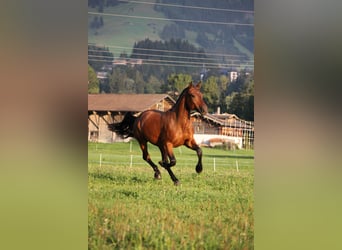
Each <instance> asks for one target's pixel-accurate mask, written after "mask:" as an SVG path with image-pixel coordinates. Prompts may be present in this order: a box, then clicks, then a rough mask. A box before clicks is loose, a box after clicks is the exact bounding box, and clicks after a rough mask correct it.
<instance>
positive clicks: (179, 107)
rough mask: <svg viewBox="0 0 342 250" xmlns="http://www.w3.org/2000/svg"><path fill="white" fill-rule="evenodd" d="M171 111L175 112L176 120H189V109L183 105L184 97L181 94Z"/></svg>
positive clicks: (185, 121)
mask: <svg viewBox="0 0 342 250" xmlns="http://www.w3.org/2000/svg"><path fill="white" fill-rule="evenodd" d="M172 111H173V112H175V113H176V117H177V120H178V121H179V122H182V123H187V122H189V120H190V111H189V110H187V108H186V105H185V97H184V96H182V97H181V99H180V100H178V101H177V102H176V104H175V105H174V106H173V108H172Z"/></svg>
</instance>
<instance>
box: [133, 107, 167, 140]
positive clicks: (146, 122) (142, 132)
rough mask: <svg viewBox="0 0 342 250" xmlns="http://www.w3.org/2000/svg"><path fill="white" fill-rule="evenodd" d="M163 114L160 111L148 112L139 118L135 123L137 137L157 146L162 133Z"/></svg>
mask: <svg viewBox="0 0 342 250" xmlns="http://www.w3.org/2000/svg"><path fill="white" fill-rule="evenodd" d="M162 114H163V113H162V112H161V111H158V110H147V111H144V112H142V113H141V114H140V116H138V118H137V120H136V123H135V129H134V131H135V137H136V138H137V139H138V140H139V139H144V140H146V141H149V142H151V143H153V144H156V143H157V141H158V139H159V137H160V131H161V128H162V126H161V120H162Z"/></svg>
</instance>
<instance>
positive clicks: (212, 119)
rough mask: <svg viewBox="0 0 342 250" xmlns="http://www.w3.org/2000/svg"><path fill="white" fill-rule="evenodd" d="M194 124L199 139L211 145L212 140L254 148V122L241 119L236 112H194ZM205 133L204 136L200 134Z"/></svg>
mask: <svg viewBox="0 0 342 250" xmlns="http://www.w3.org/2000/svg"><path fill="white" fill-rule="evenodd" d="M193 117H194V121H193V126H194V130H195V134H196V135H195V136H196V137H197V138H198V139H197V141H201V142H202V143H203V142H204V143H205V144H208V145H209V146H210V144H211V142H214V141H215V142H216V143H217V142H221V143H224V142H227V141H230V142H233V143H235V144H237V145H238V147H239V148H253V146H254V122H251V121H245V120H243V119H240V118H239V117H238V116H236V115H234V114H207V115H205V116H204V117H201V116H200V115H199V114H196V113H195V114H194V115H193ZM200 135H203V136H200Z"/></svg>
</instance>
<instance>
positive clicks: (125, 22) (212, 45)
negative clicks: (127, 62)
mask: <svg viewBox="0 0 342 250" xmlns="http://www.w3.org/2000/svg"><path fill="white" fill-rule="evenodd" d="M158 2H162V3H167V2H168V1H158ZM185 2H186V4H188V5H189V4H193V5H194V6H195V5H197V6H198V5H199V3H197V4H196V2H194V1H190V0H188V1H185ZM228 2H235V5H232V6H237V5H236V2H239V1H228ZM250 2H251V1H249V4H250ZM220 3H222V1H219V0H215V1H208V2H207V3H206V4H207V7H208V8H210V6H212V7H217V6H219V4H220ZM175 4H177V1H175ZM227 4H228V3H227V2H225V6H227ZM243 7H244V6H240V8H243ZM203 8H205V7H203ZM176 9H179V8H178V7H177V8H174V7H170V6H158V7H157V8H155V7H154V5H151V4H139V3H134V2H126V3H123V2H118V4H117V5H115V6H109V7H103V13H105V14H109V15H102V19H103V26H101V27H99V28H94V27H91V23H92V22H93V21H94V18H95V17H96V16H97V15H94V14H88V22H89V26H88V27H89V28H88V42H89V43H96V44H104V45H106V46H108V47H109V49H110V50H111V52H113V53H114V56H119V54H120V53H122V52H126V53H128V54H130V53H131V48H132V47H133V45H134V43H135V42H137V41H140V40H144V39H145V38H149V39H150V40H162V38H161V33H162V31H163V29H164V28H165V26H167V25H168V26H170V25H171V24H173V25H175V26H178V27H180V28H181V29H184V31H185V32H184V36H185V37H178V38H183V39H186V40H188V41H189V42H190V43H192V44H194V45H196V46H198V47H202V48H204V49H205V51H211V52H219V53H231V54H241V55H244V56H247V58H248V59H253V54H254V53H253V44H251V42H250V41H253V37H251V36H254V31H253V27H251V28H248V27H247V28H246V27H244V28H243V29H244V30H246V29H248V32H244V30H243V29H242V28H239V27H231V26H222V25H221V26H220V27H217V26H215V25H210V24H205V25H204V24H193V25H191V24H190V23H186V22H177V23H176V22H173V21H166V20H165V21H164V20H151V19H140V18H135V17H137V16H142V17H157V18H170V19H180V18H182V19H190V20H198V18H199V16H200V18H201V20H209V18H210V19H211V20H214V19H215V18H216V15H215V11H214V10H211V11H206V10H205V9H200V10H196V9H194V10H191V9H186V8H184V10H182V11H176ZM98 10H99V8H98V7H96V8H92V7H89V8H88V11H89V12H92V13H96V12H98ZM157 10H158V11H157ZM170 10H172V11H170ZM201 11H202V12H203V11H206V12H205V13H207V14H206V15H207V16H204V14H203V13H201ZM111 13H112V14H115V15H116V14H118V15H122V16H120V17H118V16H110V14H111ZM182 13H183V14H182ZM208 15H209V16H208ZM251 15H252V14H242V15H237V14H236V13H235V14H234V15H229V18H228V13H227V14H225V15H222V14H221V16H219V15H217V19H216V20H218V21H222V20H234V21H235V22H240V23H242V22H245V23H246V20H249V19H250V16H251ZM98 17H100V15H99V16H98ZM248 18H249V19H248ZM199 33H202V34H201V35H202V37H203V35H204V38H205V39H207V41H206V43H204V41H203V40H198V35H199ZM234 36H236V37H237V36H238V37H239V41H237V39H235V38H234ZM244 37H246V40H245V41H249V42H245V41H244V40H243V39H244ZM175 38H177V37H175ZM198 42H200V43H198ZM111 46H113V47H111Z"/></svg>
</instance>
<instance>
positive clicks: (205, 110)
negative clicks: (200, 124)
mask: <svg viewBox="0 0 342 250" xmlns="http://www.w3.org/2000/svg"><path fill="white" fill-rule="evenodd" d="M197 111H198V112H200V113H201V115H205V114H207V113H208V107H207V105H206V104H204V105H202V106H200V107H199V108H198V110H197Z"/></svg>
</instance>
